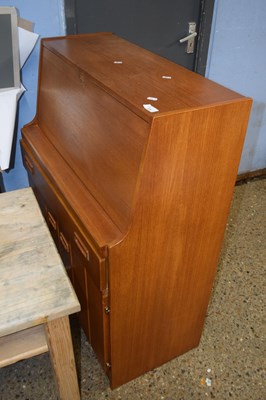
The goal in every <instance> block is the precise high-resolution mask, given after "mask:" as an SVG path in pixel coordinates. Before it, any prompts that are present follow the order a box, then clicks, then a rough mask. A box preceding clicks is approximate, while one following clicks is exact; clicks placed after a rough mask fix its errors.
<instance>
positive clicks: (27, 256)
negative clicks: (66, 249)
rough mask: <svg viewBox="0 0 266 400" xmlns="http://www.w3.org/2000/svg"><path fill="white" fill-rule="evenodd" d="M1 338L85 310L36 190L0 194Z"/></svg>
mask: <svg viewBox="0 0 266 400" xmlns="http://www.w3.org/2000/svg"><path fill="white" fill-rule="evenodd" d="M0 271H1V279H0V309H1V312H0V336H4V335H7V334H10V333H13V332H16V331H18V330H22V329H25V328H28V327H31V326H34V325H39V324H41V323H44V322H46V321H47V320H52V319H54V318H58V317H60V316H63V315H66V314H72V313H74V312H76V311H78V310H79V307H80V306H79V303H78V301H77V297H76V295H75V292H74V291H73V289H72V286H71V284H70V282H69V280H68V278H67V276H66V272H65V270H64V267H63V265H62V262H61V259H60V257H59V255H58V253H57V251H56V249H55V246H54V243H53V241H52V238H51V236H50V234H49V232H48V229H47V226H46V225H45V223H44V221H43V217H42V215H41V213H40V210H39V207H38V204H37V202H36V199H35V197H34V195H33V193H32V190H31V189H30V188H27V189H22V190H18V191H14V192H9V193H2V194H1V195H0Z"/></svg>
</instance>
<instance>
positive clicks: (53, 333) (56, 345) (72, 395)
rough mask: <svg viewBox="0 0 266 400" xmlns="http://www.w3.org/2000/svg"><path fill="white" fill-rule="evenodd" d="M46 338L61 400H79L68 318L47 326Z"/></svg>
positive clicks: (54, 321) (48, 323)
mask: <svg viewBox="0 0 266 400" xmlns="http://www.w3.org/2000/svg"><path fill="white" fill-rule="evenodd" d="M45 331H46V338H47V343H48V347H49V352H50V357H51V362H52V364H53V369H54V374H55V380H56V383H57V389H58V393H59V398H60V400H79V399H80V393H79V387H78V380H77V373H76V366H75V359H74V354H73V347H72V339H71V333H70V327H69V319H68V316H66V317H63V318H59V319H55V320H53V321H48V322H47V323H46V324H45Z"/></svg>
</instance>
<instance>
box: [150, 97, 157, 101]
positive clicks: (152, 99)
mask: <svg viewBox="0 0 266 400" xmlns="http://www.w3.org/2000/svg"><path fill="white" fill-rule="evenodd" d="M147 100H151V101H157V100H158V99H157V97H147Z"/></svg>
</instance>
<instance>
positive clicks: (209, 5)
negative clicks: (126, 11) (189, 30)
mask: <svg viewBox="0 0 266 400" xmlns="http://www.w3.org/2000/svg"><path fill="white" fill-rule="evenodd" d="M95 1H97V0H95ZM214 2H215V0H201V9H200V23H199V28H198V39H197V51H196V57H195V66H194V71H195V72H197V73H199V74H201V75H205V71H206V64H207V57H208V48H209V40H210V33H211V25H212V17H213V8H214ZM64 3H65V18H66V31H67V35H73V34H76V33H77V31H78V30H77V21H76V0H65V1H64Z"/></svg>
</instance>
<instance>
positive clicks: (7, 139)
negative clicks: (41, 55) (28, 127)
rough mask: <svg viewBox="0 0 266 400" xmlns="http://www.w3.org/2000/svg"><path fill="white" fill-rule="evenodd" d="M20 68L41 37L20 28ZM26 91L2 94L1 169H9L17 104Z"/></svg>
mask: <svg viewBox="0 0 266 400" xmlns="http://www.w3.org/2000/svg"><path fill="white" fill-rule="evenodd" d="M18 34H19V56H20V66H21V68H22V67H23V65H24V63H25V61H26V60H27V58H28V57H29V55H30V53H31V52H32V50H33V48H34V46H35V44H36V42H37V39H38V37H39V35H37V34H36V33H33V32H29V31H27V30H25V29H22V28H18ZM24 91H25V88H24V87H23V85H21V87H19V88H14V89H8V90H5V91H1V92H0V169H1V170H2V171H3V170H5V169H8V168H9V163H10V155H11V149H12V141H13V135H14V126H15V118H16V112H17V102H18V100H19V98H20V96H21V94H22V93H23V92H24Z"/></svg>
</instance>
